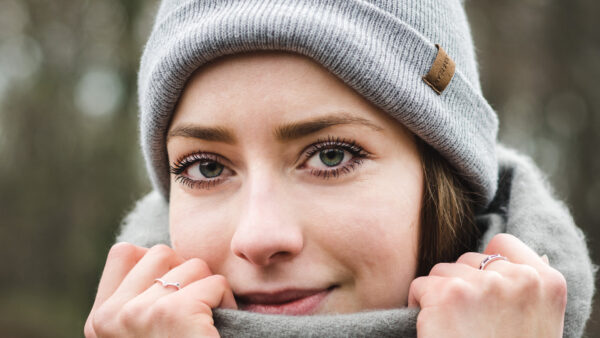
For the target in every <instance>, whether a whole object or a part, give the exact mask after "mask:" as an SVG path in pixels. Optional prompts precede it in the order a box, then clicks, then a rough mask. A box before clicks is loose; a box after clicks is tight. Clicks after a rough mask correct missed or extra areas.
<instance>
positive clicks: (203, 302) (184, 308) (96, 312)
mask: <svg viewBox="0 0 600 338" xmlns="http://www.w3.org/2000/svg"><path fill="white" fill-rule="evenodd" d="M157 278H162V279H163V280H165V281H167V282H179V283H181V286H182V288H181V289H180V290H178V289H177V287H175V286H166V287H165V286H162V285H161V284H160V283H157V282H155V279H157ZM216 307H226V308H233V309H235V308H237V306H236V303H235V299H234V297H233V293H232V291H231V288H230V287H229V284H228V283H227V280H225V278H224V277H223V276H219V275H213V274H212V273H211V271H210V270H209V268H208V266H207V265H206V263H205V262H204V261H202V260H200V259H197V258H193V259H190V260H187V261H184V260H183V259H182V258H181V257H179V256H178V255H177V254H176V253H175V252H174V251H173V250H172V249H171V248H169V247H168V246H166V245H157V246H154V247H152V248H151V249H146V248H142V247H138V246H135V245H133V244H129V243H119V244H115V245H114V246H113V247H112V249H111V250H110V252H109V254H108V258H107V260H106V265H105V267H104V272H103V273H102V278H101V280H100V285H99V286H98V293H97V295H96V300H95V302H94V306H93V307H92V310H91V312H90V314H89V316H88V319H87V322H86V324H85V329H84V332H85V336H86V337H88V338H91V337H198V336H203V337H204V336H218V335H219V334H218V332H217V330H216V328H215V327H214V325H213V318H212V311H211V309H213V308H216Z"/></svg>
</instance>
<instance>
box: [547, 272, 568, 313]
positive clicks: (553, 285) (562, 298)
mask: <svg viewBox="0 0 600 338" xmlns="http://www.w3.org/2000/svg"><path fill="white" fill-rule="evenodd" d="M544 286H545V287H546V288H547V289H546V290H547V292H548V293H549V294H550V295H551V296H552V299H554V300H555V301H556V302H558V303H560V304H561V305H562V306H563V308H564V307H566V304H567V280H566V279H565V276H564V275H563V274H562V273H560V272H559V271H558V270H555V269H552V270H551V272H550V273H548V274H547V276H545V280H544Z"/></svg>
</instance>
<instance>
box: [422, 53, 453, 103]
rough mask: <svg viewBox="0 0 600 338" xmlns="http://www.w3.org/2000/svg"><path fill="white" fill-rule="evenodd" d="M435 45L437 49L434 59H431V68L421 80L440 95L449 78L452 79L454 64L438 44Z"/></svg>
mask: <svg viewBox="0 0 600 338" xmlns="http://www.w3.org/2000/svg"><path fill="white" fill-rule="evenodd" d="M435 46H436V47H437V49H438V53H437V56H436V57H435V61H433V65H432V66H431V69H429V73H427V75H425V76H423V81H425V83H427V85H429V87H431V88H432V89H433V90H435V92H436V93H438V95H441V94H442V92H443V91H444V89H446V87H447V86H448V84H449V83H450V80H452V76H454V70H455V69H456V64H455V63H454V61H452V59H451V58H450V57H449V56H448V54H446V51H445V50H444V49H442V47H441V46H440V45H438V44H436V45H435Z"/></svg>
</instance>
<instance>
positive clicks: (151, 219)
mask: <svg viewBox="0 0 600 338" xmlns="http://www.w3.org/2000/svg"><path fill="white" fill-rule="evenodd" d="M497 155H498V159H499V171H498V172H499V176H498V191H497V193H496V196H495V198H494V200H493V201H492V203H491V204H490V205H489V207H488V208H487V209H486V211H485V212H482V213H480V214H479V215H478V216H477V222H478V224H479V225H480V226H481V227H483V228H484V229H487V230H486V231H485V232H484V234H483V236H482V237H481V241H480V245H479V251H480V252H481V251H483V249H484V248H485V247H486V245H487V243H488V242H489V240H490V239H491V238H492V237H493V236H494V235H495V234H498V233H501V232H505V233H510V234H513V235H515V236H516V237H518V238H519V239H520V240H522V241H523V242H524V243H526V244H527V245H529V246H530V247H531V248H532V249H533V250H535V251H536V252H537V253H539V254H540V255H543V254H546V255H547V256H548V258H549V260H550V265H551V266H552V267H554V268H555V269H557V270H559V271H560V272H561V273H562V274H563V275H564V276H565V279H566V280H567V288H568V291H567V293H568V296H567V297H568V298H567V299H568V300H567V309H566V313H565V323H564V334H563V336H564V337H581V336H582V334H583V331H584V327H585V323H586V321H587V319H588V318H589V315H590V311H591V302H592V296H593V293H594V276H595V272H596V267H595V266H594V265H593V264H592V262H591V260H590V258H589V254H588V249H587V245H586V241H585V236H584V235H583V233H582V231H581V230H580V229H579V228H578V227H576V226H575V224H574V222H573V219H572V217H571V215H570V213H569V211H568V209H567V208H566V207H565V205H564V204H563V203H561V202H560V201H558V200H556V199H555V198H554V197H553V193H552V191H551V189H550V187H549V186H548V184H547V183H546V181H545V179H544V177H543V175H542V174H541V173H540V171H539V170H538V169H537V168H536V167H535V165H534V164H533V163H532V162H531V161H530V160H529V159H528V158H527V157H525V156H523V155H520V154H518V153H516V152H514V151H513V150H510V149H507V148H505V147H503V146H498V148H497ZM117 241H126V242H130V243H133V244H136V245H140V246H145V247H149V246H152V245H154V244H158V243H164V244H170V240H169V229H168V204H167V203H166V202H165V201H164V199H163V198H162V197H161V196H160V194H159V193H157V192H152V193H150V194H148V195H147V196H145V197H144V198H142V199H141V200H140V201H138V202H137V204H136V206H135V208H134V209H133V210H132V211H131V212H130V213H129V214H128V215H127V217H126V218H125V219H124V222H123V224H122V226H121V231H120V234H119V235H118V236H117ZM213 315H214V319H215V325H216V327H217V329H218V330H219V333H220V334H221V336H223V337H240V336H245V337H249V336H252V337H254V336H256V337H349V336H352V337H354V336H369V337H416V319H417V316H418V309H410V308H400V309H392V310H376V311H366V312H360V313H352V314H332V315H315V316H283V315H265V314H257V313H251V312H246V311H237V310H225V309H214V311H213ZM465 320H469V319H468V318H465ZM507 325H510V323H507Z"/></svg>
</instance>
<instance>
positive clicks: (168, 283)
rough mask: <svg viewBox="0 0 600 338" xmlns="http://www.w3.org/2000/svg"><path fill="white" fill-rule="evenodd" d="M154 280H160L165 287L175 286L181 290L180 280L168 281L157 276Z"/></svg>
mask: <svg viewBox="0 0 600 338" xmlns="http://www.w3.org/2000/svg"><path fill="white" fill-rule="evenodd" d="M154 282H160V284H162V286H163V287H165V288H166V287H169V286H174V287H176V288H177V290H181V283H179V282H167V281H165V280H164V279H162V278H157V279H155V280H154Z"/></svg>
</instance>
